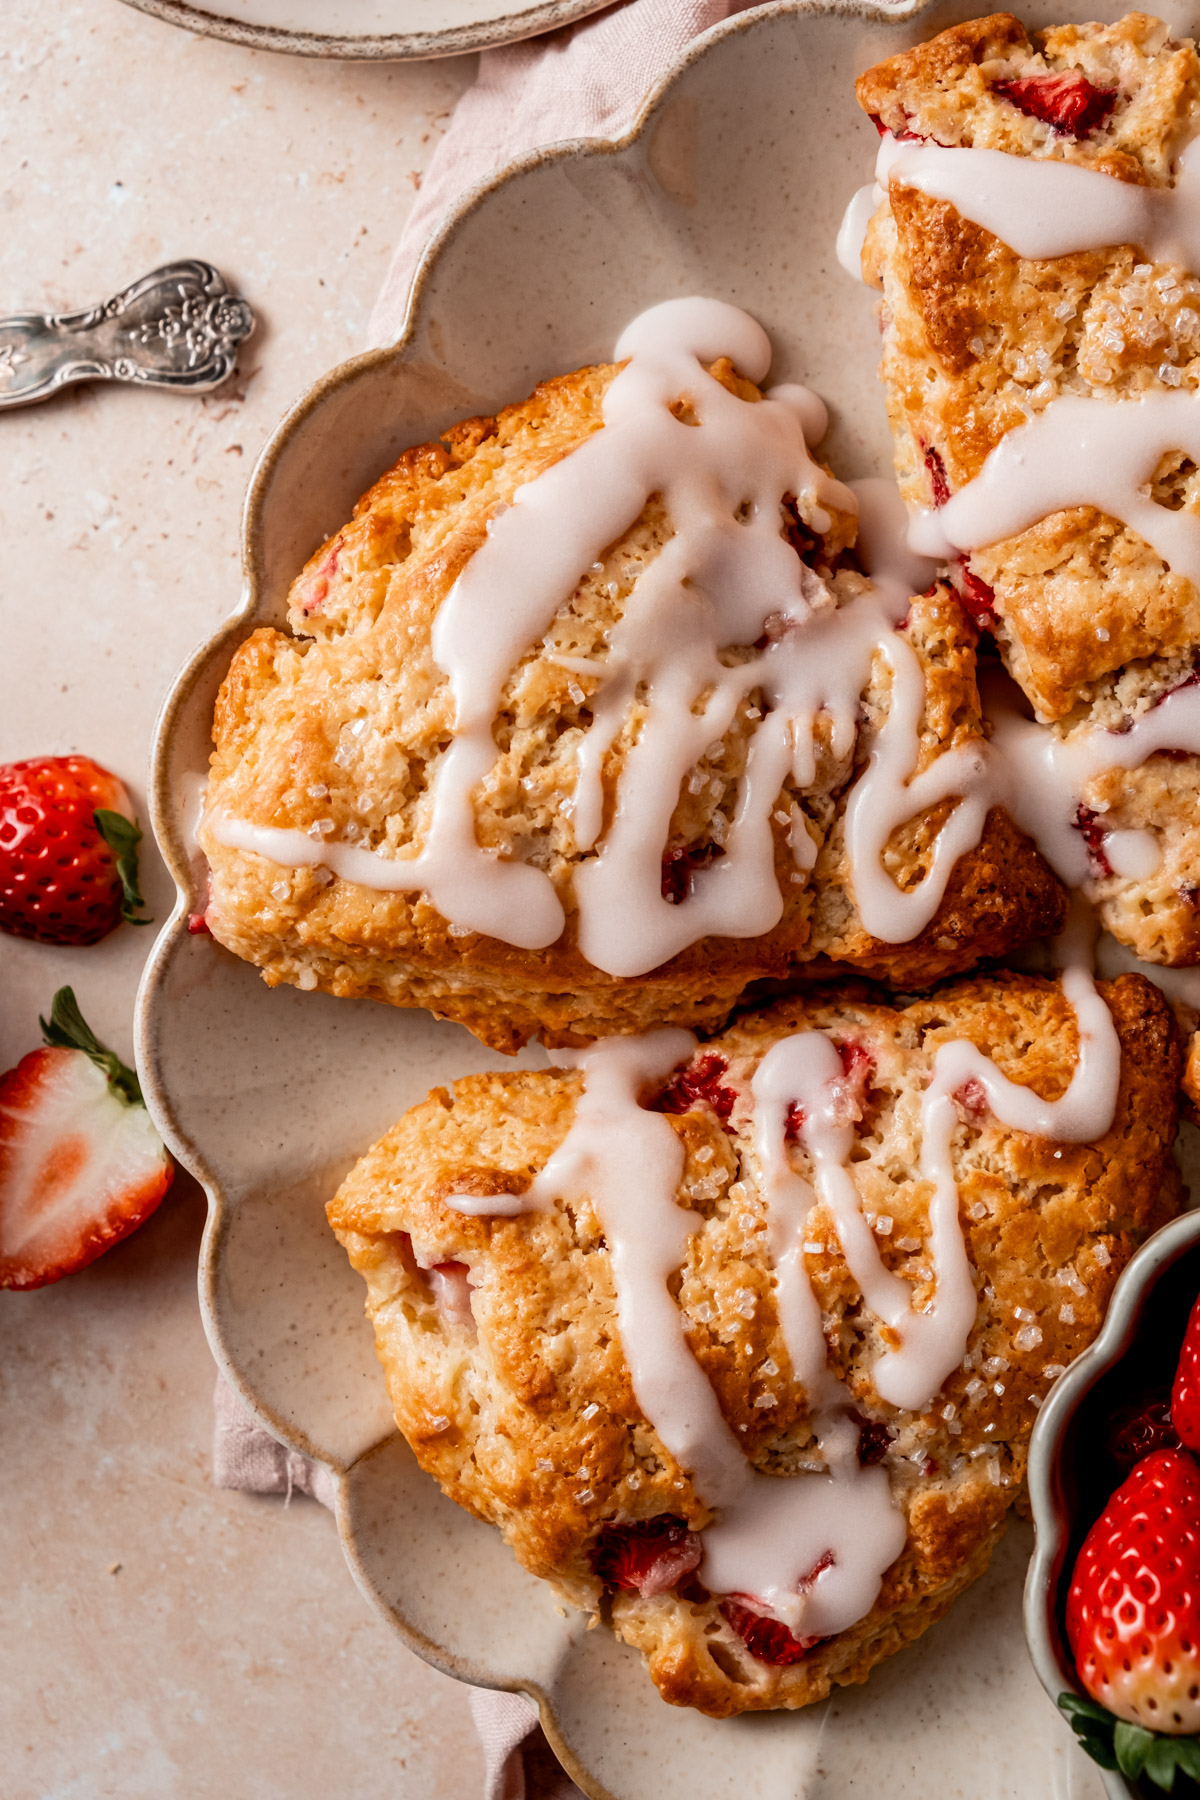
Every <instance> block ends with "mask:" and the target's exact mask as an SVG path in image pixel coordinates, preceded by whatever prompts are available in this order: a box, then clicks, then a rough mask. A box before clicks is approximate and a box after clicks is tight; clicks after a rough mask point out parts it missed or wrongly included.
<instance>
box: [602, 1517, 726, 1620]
mask: <svg viewBox="0 0 1200 1800" xmlns="http://www.w3.org/2000/svg"><path fill="white" fill-rule="evenodd" d="M700 1556H701V1550H700V1539H699V1538H698V1537H697V1535H696V1533H695V1532H694V1531H691V1530H689V1528H688V1524H687V1521H686V1520H685V1519H677V1518H675V1517H674V1516H673V1515H672V1514H671V1513H659V1514H658V1515H657V1517H655V1518H653V1519H638V1520H636V1521H635V1522H634V1523H633V1524H630V1525H605V1526H603V1527H602V1529H601V1531H600V1534H599V1536H598V1537H597V1539H596V1542H595V1543H594V1544H593V1546H592V1552H591V1563H592V1570H593V1572H594V1573H595V1574H597V1575H598V1576H599V1577H600V1579H601V1581H603V1582H604V1583H605V1584H606V1585H607V1586H609V1587H617V1588H628V1589H631V1590H633V1591H634V1592H636V1593H639V1594H640V1595H641V1596H642V1599H643V1600H648V1599H650V1598H651V1596H652V1595H654V1594H665V1593H668V1592H669V1591H670V1590H671V1588H673V1587H675V1586H676V1585H677V1584H678V1583H679V1582H680V1581H682V1580H683V1578H684V1576H685V1575H690V1574H691V1572H692V1570H693V1569H695V1568H697V1567H699V1563H700Z"/></svg>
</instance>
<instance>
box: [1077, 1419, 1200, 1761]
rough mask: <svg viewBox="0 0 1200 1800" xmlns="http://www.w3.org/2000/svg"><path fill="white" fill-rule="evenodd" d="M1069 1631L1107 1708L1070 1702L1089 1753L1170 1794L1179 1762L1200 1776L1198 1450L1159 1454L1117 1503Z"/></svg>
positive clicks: (1098, 1526)
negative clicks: (1199, 1737)
mask: <svg viewBox="0 0 1200 1800" xmlns="http://www.w3.org/2000/svg"><path fill="white" fill-rule="evenodd" d="M1066 1629H1067V1639H1068V1642H1069V1643H1070V1646H1071V1650H1072V1653H1073V1655H1074V1658H1075V1667H1076V1670H1077V1672H1078V1675H1079V1680H1080V1684H1081V1685H1082V1687H1083V1688H1084V1689H1085V1690H1086V1692H1087V1694H1088V1695H1089V1696H1090V1697H1091V1701H1092V1702H1095V1703H1097V1704H1095V1705H1092V1704H1089V1703H1088V1702H1084V1701H1080V1700H1079V1697H1078V1696H1077V1695H1066V1696H1063V1698H1062V1699H1061V1700H1060V1705H1063V1706H1064V1710H1066V1711H1068V1712H1071V1713H1072V1714H1073V1715H1074V1716H1073V1718H1072V1723H1073V1725H1074V1727H1075V1729H1076V1731H1078V1732H1079V1734H1080V1737H1081V1738H1082V1739H1083V1740H1084V1748H1085V1749H1087V1750H1088V1751H1089V1752H1090V1753H1091V1754H1092V1755H1094V1756H1095V1757H1096V1759H1097V1760H1098V1761H1100V1762H1103V1761H1104V1758H1105V1756H1106V1755H1108V1756H1111V1757H1113V1758H1114V1759H1115V1762H1116V1765H1117V1766H1119V1767H1120V1768H1121V1769H1122V1770H1123V1771H1124V1772H1125V1773H1126V1774H1127V1775H1130V1776H1131V1777H1132V1778H1133V1779H1135V1780H1136V1779H1137V1777H1138V1776H1139V1775H1141V1774H1142V1773H1143V1771H1144V1772H1145V1773H1146V1774H1147V1775H1148V1776H1149V1777H1150V1779H1151V1780H1153V1781H1156V1782H1158V1783H1159V1785H1160V1786H1163V1787H1167V1788H1169V1787H1170V1786H1171V1785H1172V1782H1173V1780H1174V1773H1175V1768H1176V1766H1177V1765H1178V1766H1180V1767H1183V1768H1185V1769H1187V1770H1188V1772H1189V1773H1193V1772H1200V1742H1198V1741H1197V1739H1196V1738H1195V1737H1194V1736H1193V1735H1192V1734H1194V1733H1195V1732H1196V1731H1198V1730H1200V1468H1197V1466H1196V1464H1195V1462H1194V1461H1193V1460H1192V1458H1191V1457H1190V1456H1189V1455H1188V1453H1187V1451H1186V1450H1155V1451H1154V1452H1153V1453H1152V1454H1151V1455H1150V1456H1147V1457H1144V1458H1143V1460H1142V1461H1141V1462H1140V1463H1138V1465H1137V1467H1136V1468H1135V1469H1134V1471H1133V1473H1132V1474H1131V1475H1129V1476H1127V1477H1126V1479H1125V1480H1124V1481H1123V1482H1122V1484H1121V1486H1120V1487H1119V1488H1118V1489H1117V1491H1116V1493H1115V1494H1114V1495H1113V1496H1112V1498H1111V1500H1110V1501H1109V1503H1108V1505H1107V1506H1106V1507H1105V1509H1104V1511H1103V1512H1102V1513H1101V1515H1100V1517H1099V1518H1098V1519H1097V1521H1096V1523H1095V1524H1094V1525H1093V1526H1092V1529H1091V1530H1090V1531H1089V1532H1088V1535H1087V1537H1086V1538H1085V1539H1084V1543H1083V1548H1082V1550H1081V1551H1080V1552H1079V1557H1078V1560H1077V1561H1076V1564H1075V1569H1074V1572H1073V1574H1072V1577H1071V1586H1070V1589H1069V1591H1068V1594H1067V1606H1066ZM1106 1713H1107V1714H1108V1715H1110V1722H1111V1731H1112V1736H1111V1747H1110V1743H1109V1740H1108V1737H1107V1735H1106V1729H1105V1715H1106ZM1108 1766H1110V1767H1111V1766H1112V1764H1111V1763H1110V1764H1109V1765H1108Z"/></svg>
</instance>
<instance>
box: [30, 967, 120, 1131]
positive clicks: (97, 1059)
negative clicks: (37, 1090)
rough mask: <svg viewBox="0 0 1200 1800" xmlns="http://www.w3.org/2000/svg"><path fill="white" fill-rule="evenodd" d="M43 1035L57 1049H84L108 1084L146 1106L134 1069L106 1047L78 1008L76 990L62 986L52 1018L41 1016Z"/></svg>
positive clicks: (54, 1004)
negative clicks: (48, 1020)
mask: <svg viewBox="0 0 1200 1800" xmlns="http://www.w3.org/2000/svg"><path fill="white" fill-rule="evenodd" d="M38 1023H39V1025H40V1026H41V1028H42V1036H43V1037H44V1038H45V1040H46V1042H47V1043H48V1044H49V1045H50V1046H51V1048H52V1049H55V1050H82V1052H83V1054H84V1055H85V1056H88V1057H90V1058H91V1060H92V1061H93V1062H94V1063H95V1065H96V1067H97V1068H98V1069H102V1070H103V1071H104V1073H105V1075H106V1076H107V1077H108V1085H109V1087H110V1088H112V1090H113V1092H114V1093H115V1094H116V1095H117V1096H118V1097H119V1098H120V1099H121V1100H123V1101H124V1102H125V1104H126V1106H144V1105H145V1104H146V1102H145V1101H144V1100H143V1099H142V1089H141V1085H140V1083H139V1081H138V1078H137V1076H136V1075H135V1074H134V1072H133V1070H132V1069H131V1068H129V1067H128V1066H127V1064H125V1063H123V1062H122V1061H121V1059H120V1057H119V1056H118V1055H117V1053H116V1051H115V1050H106V1049H105V1047H104V1045H103V1044H102V1043H101V1042H100V1040H99V1038H98V1037H97V1036H96V1034H95V1032H94V1031H93V1030H92V1028H91V1026H90V1025H89V1024H88V1023H87V1021H86V1020H85V1018H84V1016H83V1014H82V1013H81V1012H80V1010H79V1002H78V1000H76V998H75V994H74V990H73V989H71V988H69V987H62V988H59V990H58V992H57V994H55V996H54V999H53V1001H52V1002H51V1006H50V1022H49V1024H47V1023H46V1021H45V1019H39V1020H38Z"/></svg>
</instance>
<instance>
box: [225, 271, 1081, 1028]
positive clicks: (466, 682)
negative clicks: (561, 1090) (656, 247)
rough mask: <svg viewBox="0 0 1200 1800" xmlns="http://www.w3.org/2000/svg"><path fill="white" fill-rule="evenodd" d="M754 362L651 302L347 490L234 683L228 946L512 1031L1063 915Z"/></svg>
mask: <svg viewBox="0 0 1200 1800" xmlns="http://www.w3.org/2000/svg"><path fill="white" fill-rule="evenodd" d="M688 309H693V310H692V311H689V310H688ZM695 309H700V310H699V311H697V310H695ZM705 309H707V310H705ZM660 315H670V316H669V318H667V319H666V321H665V323H664V321H663V319H662V318H661V317H660ZM647 321H649V322H650V324H649V326H647V323H646V322H647ZM726 343H727V344H728V346H729V352H730V353H729V355H726V356H724V357H717V358H716V359H715V360H714V358H713V356H712V351H713V350H714V349H716V348H719V347H721V346H722V345H723V344H726ZM764 346H766V339H765V336H764V335H763V334H762V333H761V332H760V331H759V329H758V327H757V326H755V325H754V323H753V321H751V320H749V319H747V318H746V315H744V314H741V313H737V312H735V310H734V309H733V308H729V307H724V306H718V305H717V303H715V302H705V301H684V302H673V303H669V305H668V306H665V307H660V308H657V309H654V311H653V312H651V313H650V314H647V315H644V317H643V320H640V321H637V322H636V323H635V326H634V327H632V328H631V330H630V332H629V333H627V334H626V337H625V338H623V339H622V341H621V344H620V345H619V346H618V349H619V350H620V351H621V358H620V360H619V361H618V362H615V363H613V364H605V365H597V366H593V367H589V368H584V369H580V370H578V371H576V372H575V373H573V374H570V375H565V376H562V377H560V378H558V379H556V380H553V381H549V382H546V383H544V384H543V385H542V386H541V387H539V388H538V389H537V390H536V392H535V393H534V394H533V395H532V396H531V397H530V398H529V399H528V400H526V401H524V402H522V403H521V404H519V405H515V406H512V407H509V408H507V409H506V410H505V411H504V412H502V413H501V414H499V415H498V417H496V418H494V419H490V418H489V419H484V418H480V419H473V420H468V421H467V422H466V423H464V424H462V425H460V426H457V427H456V428H454V429H453V430H451V431H449V432H447V433H446V435H445V437H444V438H443V439H442V440H440V441H438V442H436V443H432V444H426V445H422V446H420V447H419V448H417V449H414V450H410V451H408V452H406V453H405V455H404V456H403V457H401V459H400V461H399V462H398V463H397V464H396V465H395V467H394V468H392V469H391V470H389V471H388V473H387V474H386V475H384V476H383V477H382V478H381V480H380V481H379V482H378V483H377V484H376V485H375V486H374V487H373V488H372V489H371V490H370V491H369V492H368V493H367V494H366V495H364V497H363V498H362V500H361V501H360V502H359V504H358V506H357V507H356V509H355V513H354V517H353V519H352V521H351V522H350V523H348V524H347V525H346V526H345V527H344V528H343V529H342V530H341V531H339V532H338V533H337V534H336V535H335V536H334V537H333V538H332V539H331V540H330V541H329V542H328V543H327V544H326V545H324V546H323V547H322V548H321V549H320V550H319V551H318V552H317V553H316V555H315V556H314V557H313V558H312V560H311V561H310V563H309V564H308V566H307V568H306V569H305V570H304V572H303V573H302V574H301V575H300V577H299V578H298V579H297V581H296V582H295V584H294V586H293V589H292V592H291V598H290V609H289V624H290V630H289V631H278V630H273V629H261V630H258V631H255V632H254V633H253V634H252V635H251V636H250V637H249V638H248V640H247V641H246V642H245V643H244V644H243V645H242V647H241V648H240V649H239V651H238V652H237V654H236V656H235V657H234V660H233V663H232V666H231V668H230V670H229V673H228V675H227V677H226V679H225V681H224V683H223V685H222V688H221V692H220V695H219V698H218V701H217V706H216V714H215V719H214V730H213V736H214V745H215V749H214V754H213V758H212V769H211V776H210V782H209V790H208V801H207V808H206V813H205V819H204V823H203V826H202V828H201V832H200V841H201V844H202V846H203V848H204V851H205V854H206V856H207V858H208V861H209V865H210V870H211V881H210V894H209V901H208V905H207V910H206V914H205V918H206V922H207V925H208V927H209V929H210V930H211V932H212V934H213V935H214V936H215V937H216V938H217V939H218V940H219V941H220V942H221V943H222V944H224V945H226V946H227V947H228V948H229V949H230V950H232V951H234V952H235V954H237V955H238V956H241V957H244V958H245V959H246V960H248V961H250V962H253V963H255V964H257V965H258V966H259V967H260V968H261V969H262V971H263V973H264V976H265V977H266V979H267V981H268V982H270V983H272V984H274V983H278V982H291V983H295V984H297V985H299V986H301V987H304V988H321V989H324V990H326V991H328V992H331V993H335V994H339V995H346V996H370V997H372V998H376V999H381V1000H386V1001H389V1002H391V1003H392V1004H395V1005H401V1006H426V1007H429V1008H431V1009H432V1010H433V1011H435V1012H437V1013H438V1014H440V1015H442V1016H444V1017H447V1018H451V1019H455V1020H458V1021H460V1022H462V1023H463V1024H465V1025H467V1026H468V1027H469V1028H470V1029H471V1030H472V1031H474V1032H475V1033H476V1034H477V1035H478V1036H479V1037H481V1038H482V1039H484V1041H485V1042H487V1043H489V1044H492V1045H495V1046H497V1047H500V1048H504V1049H512V1048H515V1047H517V1046H519V1045H520V1044H521V1043H523V1042H524V1041H525V1040H526V1039H528V1038H529V1037H531V1036H533V1035H535V1034H538V1033H540V1034H541V1035H542V1036H543V1037H544V1038H545V1040H546V1041H547V1042H550V1043H560V1044H562V1043H572V1042H576V1043H578V1042H582V1041H585V1040H586V1039H588V1038H590V1037H595V1036H597V1035H602V1034H604V1033H607V1032H614V1031H637V1030H642V1029H646V1028H647V1027H649V1026H651V1025H658V1024H663V1023H679V1024H684V1025H697V1026H702V1027H704V1028H709V1029H711V1028H713V1027H715V1026H717V1025H719V1024H720V1023H721V1022H722V1021H723V1020H724V1019H725V1018H726V1017H727V1016H728V1013H729V1011H730V1009H731V1008H732V1006H733V1005H734V1004H735V1003H736V1001H737V999H738V997H739V996H740V995H741V994H742V993H743V992H744V991H745V990H746V988H747V987H748V986H749V985H750V984H752V983H753V982H756V981H760V980H764V979H771V980H780V979H783V978H785V977H787V976H788V975H789V974H790V973H792V972H793V971H795V970H796V969H797V968H798V967H799V966H801V965H804V964H807V963H809V962H812V961H814V960H815V959H818V958H820V959H822V966H823V965H824V963H825V962H830V961H831V962H833V963H835V964H836V965H838V966H847V967H851V968H855V969H857V970H859V971H861V972H865V973H870V974H872V975H876V976H879V977H881V978H884V979H889V980H892V981H895V982H897V983H901V984H904V985H907V986H908V987H910V988H911V987H913V986H916V985H922V984H925V983H928V982H929V981H931V980H934V979H937V978H939V977H941V976H944V975H946V974H947V973H953V972H957V971H960V970H962V969H965V968H968V967H970V966H973V965H974V963H976V962H977V961H978V960H979V959H981V958H983V957H987V956H996V955H1001V954H1003V953H1004V952H1005V951H1007V950H1008V949H1011V948H1013V947H1014V946H1016V945H1018V944H1020V943H1023V942H1026V941H1028V940H1029V939H1030V938H1032V937H1035V936H1037V935H1039V934H1042V933H1045V932H1048V931H1053V930H1054V929H1056V928H1057V926H1058V924H1059V923H1060V922H1061V917H1062V907H1063V899H1062V894H1061V890H1060V888H1059V886H1058V883H1057V882H1056V881H1055V879H1054V878H1053V877H1052V876H1051V875H1050V873H1049V871H1048V870H1047V869H1046V867H1045V865H1044V863H1043V862H1042V861H1041V859H1040V858H1039V857H1038V855H1037V854H1036V852H1035V851H1034V850H1033V848H1032V846H1031V845H1030V844H1029V842H1028V840H1027V839H1026V838H1025V837H1024V836H1023V835H1022V833H1021V832H1019V831H1018V830H1017V829H1016V828H1015V827H1014V825H1013V823H1012V820H1011V818H1010V817H1009V816H1008V813H1007V812H1006V811H1005V808H1004V805H1003V803H1002V802H1000V801H997V802H994V803H993V801H992V799H991V798H990V797H989V795H988V793H986V792H985V791H984V790H983V788H981V787H980V784H979V777H980V769H981V768H982V763H981V761H980V752H981V749H982V747H983V744H984V737H983V731H982V726H981V721H980V711H979V696H978V691H977V688H976V683H975V636H976V634H975V630H974V627H973V626H972V624H971V622H970V621H969V620H968V619H966V618H965V617H964V616H963V614H962V612H961V609H960V608H959V607H958V606H957V604H956V603H955V602H954V600H953V597H952V595H951V593H950V591H949V589H947V588H946V587H944V586H939V587H936V588H935V589H934V590H933V591H932V592H930V593H929V594H927V595H925V596H924V597H923V598H920V599H917V600H913V601H911V604H910V600H909V595H908V589H907V587H903V586H902V587H899V588H898V587H897V586H896V584H895V582H894V581H893V582H892V585H891V587H890V588H889V587H887V584H886V582H882V581H881V582H874V581H872V580H871V579H869V578H868V577H867V576H866V575H864V573H863V572H862V569H861V568H860V567H859V566H858V563H857V562H856V558H855V556H854V554H853V551H852V546H853V544H854V541H855V535H856V529H857V520H856V501H855V497H854V495H853V494H851V493H850V492H849V490H847V489H846V488H844V487H843V486H842V485H841V484H840V483H838V482H836V481H835V480H834V479H833V478H832V477H831V476H830V475H829V473H828V472H827V471H826V470H825V469H823V468H822V467H821V466H820V465H819V464H817V463H815V462H814V461H813V460H812V459H811V457H810V455H809V453H808V450H807V447H806V443H805V436H804V434H805V432H808V434H809V435H810V436H811V437H812V438H813V439H814V440H815V438H816V437H817V436H819V435H820V432H821V430H823V428H824V422H823V408H821V406H820V403H819V402H818V401H816V399H815V397H814V396H812V395H808V394H806V393H805V392H804V391H803V390H799V389H790V388H789V389H779V390H773V391H771V392H769V393H767V395H766V397H765V398H764V397H763V390H762V388H761V387H760V385H756V381H757V382H761V378H762V375H763V374H764V373H765V366H766V361H765V359H766V355H769V351H766V352H764V349H763V347H764ZM750 375H753V376H754V377H755V378H756V380H751V379H750ZM623 384H624V385H623ZM743 464H744V466H745V468H746V471H747V472H746V474H745V475H744V476H743V475H742V474H741V473H740V472H739V471H740V467H741V465H743ZM631 468H632V469H633V471H634V473H633V474H632V475H631V474H630V472H629V471H630V469H631ZM764 470H765V473H764ZM898 683H899V684H901V687H900V688H899V689H898V688H897V684H898ZM898 691H902V692H903V694H904V704H903V706H902V707H898V708H895V709H893V706H892V697H893V695H894V693H896V692H898ZM910 706H911V710H910ZM889 719H890V720H891V729H890V732H889V729H888V724H889ZM868 765H870V767H868ZM868 777H869V784H870V791H869V794H867V793H866V791H865V790H864V788H863V783H864V779H865V778H868ZM856 790H857V791H859V800H860V802H861V803H860V804H858V807H857V812H856V811H855V802H854V794H855V792H856ZM963 796H967V799H966V800H965V801H964V800H963ZM972 796H973V797H972ZM868 800H869V805H868V804H867V801H868ZM868 814H869V817H868ZM968 814H969V815H970V823H969V825H968V822H967V815H968ZM876 822H881V823H879V824H878V829H877V824H876ZM956 834H957V835H956Z"/></svg>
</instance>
